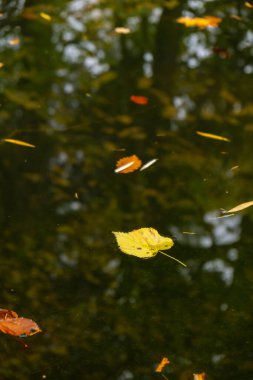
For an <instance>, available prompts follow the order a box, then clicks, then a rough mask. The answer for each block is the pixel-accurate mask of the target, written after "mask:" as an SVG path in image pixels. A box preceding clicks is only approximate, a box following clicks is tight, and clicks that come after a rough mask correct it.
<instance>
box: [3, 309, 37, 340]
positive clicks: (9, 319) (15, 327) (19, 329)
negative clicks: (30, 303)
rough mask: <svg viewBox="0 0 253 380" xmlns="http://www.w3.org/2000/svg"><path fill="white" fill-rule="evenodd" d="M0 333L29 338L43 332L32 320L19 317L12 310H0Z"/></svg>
mask: <svg viewBox="0 0 253 380" xmlns="http://www.w3.org/2000/svg"><path fill="white" fill-rule="evenodd" d="M0 331H1V332H2V333H4V334H9V335H14V336H20V337H27V336H31V335H34V334H37V333H38V332H40V331H41V329H40V328H39V326H38V325H37V323H36V322H34V321H33V320H32V319H27V318H23V317H18V315H17V313H15V311H12V310H7V309H0Z"/></svg>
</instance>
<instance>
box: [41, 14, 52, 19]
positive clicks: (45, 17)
mask: <svg viewBox="0 0 253 380" xmlns="http://www.w3.org/2000/svg"><path fill="white" fill-rule="evenodd" d="M40 17H42V18H43V19H44V20H47V21H51V20H52V17H51V16H50V15H49V14H47V13H44V12H40Z"/></svg>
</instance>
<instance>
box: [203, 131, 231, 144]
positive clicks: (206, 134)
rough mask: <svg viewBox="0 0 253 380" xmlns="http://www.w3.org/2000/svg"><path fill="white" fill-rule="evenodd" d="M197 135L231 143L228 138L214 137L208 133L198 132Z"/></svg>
mask: <svg viewBox="0 0 253 380" xmlns="http://www.w3.org/2000/svg"><path fill="white" fill-rule="evenodd" d="M196 133H197V135H199V136H203V137H207V138H209V139H214V140H222V141H228V142H229V141H230V140H229V139H228V138H227V137H223V136H219V135H214V134H212V133H206V132H200V131H196Z"/></svg>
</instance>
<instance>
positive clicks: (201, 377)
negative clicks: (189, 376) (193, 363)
mask: <svg viewBox="0 0 253 380" xmlns="http://www.w3.org/2000/svg"><path fill="white" fill-rule="evenodd" d="M205 378H206V374H205V372H202V373H194V374H193V380H205Z"/></svg>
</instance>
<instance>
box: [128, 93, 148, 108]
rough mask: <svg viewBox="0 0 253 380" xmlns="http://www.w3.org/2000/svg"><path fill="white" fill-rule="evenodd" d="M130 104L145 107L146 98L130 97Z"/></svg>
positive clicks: (139, 96)
mask: <svg viewBox="0 0 253 380" xmlns="http://www.w3.org/2000/svg"><path fill="white" fill-rule="evenodd" d="M130 100H131V102H133V103H135V104H139V105H142V106H145V105H147V104H148V98H147V97H146V96H141V95H132V96H131V97H130Z"/></svg>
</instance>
